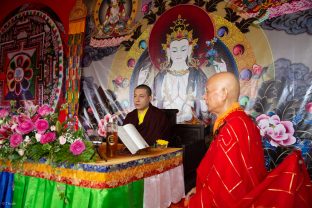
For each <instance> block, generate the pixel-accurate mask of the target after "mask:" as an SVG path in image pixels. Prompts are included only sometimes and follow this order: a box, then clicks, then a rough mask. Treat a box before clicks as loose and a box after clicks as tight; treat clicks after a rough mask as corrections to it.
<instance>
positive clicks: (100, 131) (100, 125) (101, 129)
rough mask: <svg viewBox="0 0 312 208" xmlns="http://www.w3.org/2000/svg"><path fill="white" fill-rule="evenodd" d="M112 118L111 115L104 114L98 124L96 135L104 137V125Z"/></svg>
mask: <svg viewBox="0 0 312 208" xmlns="http://www.w3.org/2000/svg"><path fill="white" fill-rule="evenodd" d="M111 118H112V115H111V114H106V115H105V116H104V118H103V119H101V120H100V122H99V123H98V134H99V135H100V136H102V137H106V133H107V132H106V125H107V123H108V122H109V120H110V119H111Z"/></svg>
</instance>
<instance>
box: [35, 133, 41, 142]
mask: <svg viewBox="0 0 312 208" xmlns="http://www.w3.org/2000/svg"><path fill="white" fill-rule="evenodd" d="M35 137H36V140H37V142H40V138H41V134H38V133H36V135H35Z"/></svg>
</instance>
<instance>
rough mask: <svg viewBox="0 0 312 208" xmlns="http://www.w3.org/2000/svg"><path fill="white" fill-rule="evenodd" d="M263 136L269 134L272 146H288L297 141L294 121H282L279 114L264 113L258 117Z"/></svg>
mask: <svg viewBox="0 0 312 208" xmlns="http://www.w3.org/2000/svg"><path fill="white" fill-rule="evenodd" d="M256 121H257V122H258V126H259V128H260V134H261V136H268V137H269V138H270V144H271V145H272V146H275V147H277V146H280V145H281V146H287V145H292V144H294V143H295V142H296V138H295V137H294V136H293V134H294V133H295V130H294V127H293V124H292V122H290V121H281V120H280V118H279V116H278V115H273V116H271V117H270V116H267V115H265V114H262V115H260V116H258V117H257V118H256Z"/></svg>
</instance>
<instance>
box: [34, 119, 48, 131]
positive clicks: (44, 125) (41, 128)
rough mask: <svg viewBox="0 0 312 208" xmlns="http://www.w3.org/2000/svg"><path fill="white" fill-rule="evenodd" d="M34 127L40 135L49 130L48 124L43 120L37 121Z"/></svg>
mask: <svg viewBox="0 0 312 208" xmlns="http://www.w3.org/2000/svg"><path fill="white" fill-rule="evenodd" d="M35 127H36V129H37V131H38V133H40V134H42V133H44V132H45V131H46V130H47V129H48V128H49V122H48V121H47V120H45V119H38V120H37V121H36V122H35Z"/></svg>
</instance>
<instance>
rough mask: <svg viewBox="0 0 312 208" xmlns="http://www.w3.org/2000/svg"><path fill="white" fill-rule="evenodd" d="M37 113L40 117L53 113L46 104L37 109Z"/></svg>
mask: <svg viewBox="0 0 312 208" xmlns="http://www.w3.org/2000/svg"><path fill="white" fill-rule="evenodd" d="M37 113H38V114H39V115H41V116H46V115H49V114H50V113H53V108H51V107H50V106H49V105H47V104H44V105H42V106H40V107H39V108H38V110H37Z"/></svg>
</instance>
